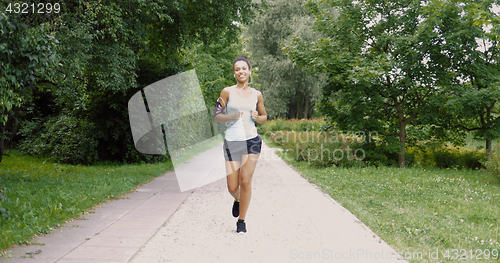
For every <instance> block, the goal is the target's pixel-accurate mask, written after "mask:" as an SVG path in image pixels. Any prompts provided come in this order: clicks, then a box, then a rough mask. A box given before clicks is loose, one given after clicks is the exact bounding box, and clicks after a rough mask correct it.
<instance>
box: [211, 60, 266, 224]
mask: <svg viewBox="0 0 500 263" xmlns="http://www.w3.org/2000/svg"><path fill="white" fill-rule="evenodd" d="M233 72H234V77H235V78H236V81H237V84H236V85H234V86H231V87H226V88H224V89H223V90H222V92H221V93H220V97H219V99H218V100H217V108H218V110H216V113H215V117H214V118H215V121H217V122H225V123H226V125H227V129H226V138H225V140H224V158H225V160H226V174H227V188H228V190H229V193H230V194H231V195H232V196H233V197H234V203H233V211H232V212H233V216H234V217H239V218H238V222H237V223H236V232H237V233H245V232H247V230H246V225H245V216H246V213H247V210H248V205H249V204H250V197H251V194H252V176H253V172H254V170H255V166H256V164H257V160H258V159H259V155H260V151H261V146H262V139H261V138H260V136H259V135H258V134H257V127H255V122H257V123H261V124H262V123H264V122H266V121H267V113H266V109H265V108H264V98H263V97H262V93H260V91H258V90H256V89H254V88H251V87H249V86H248V80H249V79H250V74H251V71H250V62H249V61H248V58H247V57H246V56H239V57H237V58H236V59H235V60H234V62H233ZM226 102H227V103H226ZM224 108H225V109H226V110H225V111H224ZM221 113H222V114H221ZM223 113H226V114H223Z"/></svg>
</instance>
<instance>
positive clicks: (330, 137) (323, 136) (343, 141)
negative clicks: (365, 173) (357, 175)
mask: <svg viewBox="0 0 500 263" xmlns="http://www.w3.org/2000/svg"><path fill="white" fill-rule="evenodd" d="M269 139H270V140H271V141H272V142H274V143H277V144H278V145H280V146H281V147H282V148H283V150H284V156H283V157H284V158H293V159H294V160H296V161H305V162H308V164H310V165H313V166H319V167H329V166H332V165H335V166H342V167H353V166H362V165H363V159H364V157H365V154H364V151H363V149H362V148H361V145H360V144H357V143H355V141H356V139H357V138H354V137H345V136H340V135H339V134H337V133H333V132H317V131H309V132H307V131H303V132H297V131H277V132H276V133H273V134H272V135H271V136H270V138H269ZM290 155H291V156H290Z"/></svg>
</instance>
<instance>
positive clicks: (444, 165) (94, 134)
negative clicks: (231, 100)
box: [0, 0, 500, 260]
mask: <svg viewBox="0 0 500 263" xmlns="http://www.w3.org/2000/svg"><path fill="white" fill-rule="evenodd" d="M13 3H16V2H15V1H1V2H0V7H1V10H2V13H1V14H0V30H1V34H2V35H1V41H0V57H1V60H0V62H1V63H2V64H1V74H0V100H1V105H0V112H1V115H0V117H1V118H0V180H1V181H0V187H1V188H0V213H1V216H0V220H1V221H0V229H1V231H2V232H1V233H2V234H1V236H2V238H1V243H0V249H6V248H9V247H10V246H12V245H15V244H19V243H29V242H31V241H30V240H31V237H33V236H36V235H39V234H43V233H48V232H50V231H51V230H52V229H53V228H55V227H59V226H60V225H61V224H63V223H64V222H65V221H67V220H71V219H72V218H75V217H78V216H79V215H81V214H82V213H85V211H87V210H88V209H90V208H92V207H94V206H95V205H96V204H99V203H101V202H105V201H108V200H112V199H114V198H120V196H122V195H124V194H126V193H128V192H130V191H131V190H133V189H134V188H135V187H136V186H138V185H140V184H142V183H145V182H147V181H149V180H151V179H152V178H154V177H156V176H160V175H161V174H163V173H164V172H165V171H167V170H170V169H172V165H171V162H170V160H169V157H168V155H167V156H154V155H146V154H141V153H139V152H138V151H137V150H136V149H135V147H134V143H133V139H132V134H131V132H130V125H129V118H128V111H127V102H128V100H129V99H130V97H131V96H132V95H133V94H135V93H137V92H139V91H140V90H141V89H143V88H144V87H146V86H148V85H150V84H152V83H154V82H156V81H158V80H161V79H164V78H166V77H168V76H172V75H175V74H177V73H181V72H185V71H187V70H191V69H195V70H196V73H197V76H198V80H199V82H200V86H201V89H202V93H203V96H204V99H205V104H206V105H207V112H210V110H211V108H212V107H213V106H214V105H215V101H216V99H217V98H218V96H219V93H220V91H221V90H222V89H223V88H224V87H226V86H230V85H234V83H235V80H234V77H233V76H232V74H233V72H232V70H231V68H232V61H233V59H234V58H235V57H237V56H239V55H241V54H245V55H247V56H249V58H250V61H251V62H252V84H251V86H253V87H255V88H257V89H258V90H260V91H262V93H263V96H264V98H265V105H266V110H267V112H268V117H269V119H270V121H268V123H266V124H264V125H259V127H258V129H259V132H260V134H261V135H262V136H263V137H264V139H265V140H266V141H267V142H268V143H269V144H270V145H272V146H274V147H280V148H282V149H283V151H282V157H283V158H284V159H285V160H286V161H287V162H289V163H290V164H292V165H293V166H294V167H295V168H296V169H297V170H299V171H300V172H301V173H302V175H303V176H304V177H305V178H307V179H308V180H309V181H310V182H312V183H315V184H316V185H318V186H320V187H321V188H322V189H323V191H325V192H326V193H328V194H330V195H331V196H332V197H333V198H334V199H336V200H337V201H339V202H340V203H341V204H342V205H343V206H345V207H346V208H347V209H349V210H350V211H351V212H352V213H354V214H355V215H356V216H357V217H358V218H360V220H361V221H363V222H364V223H365V224H366V225H368V226H369V227H370V228H371V229H372V230H374V232H376V233H377V234H378V235H379V236H381V237H382V238H383V239H384V240H385V241H386V242H388V243H389V244H390V245H391V246H393V247H395V248H397V250H398V251H404V250H408V251H429V250H432V249H435V248H439V249H443V250H444V249H450V250H452V249H459V251H458V252H457V253H459V254H460V255H462V252H463V251H465V252H466V253H475V254H478V253H481V254H482V255H481V256H482V257H483V258H485V257H486V251H488V257H492V256H493V255H494V254H493V253H494V251H496V252H497V253H498V250H500V244H499V242H498V240H499V234H498V230H499V218H500V214H499V209H498V208H499V206H500V205H499V204H500V202H499V201H500V200H499V194H500V190H499V188H498V186H499V183H500V159H499V152H498V149H497V148H496V145H497V144H498V138H499V137H500V114H499V104H498V103H499V101H500V89H499V83H500V68H499V56H500V52H499V51H500V47H499V41H500V35H499V33H500V18H499V5H498V1H492V0H488V1H485V0H479V1H437V0H435V1H319V0H311V1H291V2H289V1H284V0H273V1H255V2H250V1H227V0H219V1H217V0H212V1H187V0H186V1H182V0H179V1H154V2H151V1H143V0H135V1H78V0H74V1H64V2H61V3H60V7H61V8H60V11H59V12H57V13H56V12H55V10H52V11H51V12H48V10H47V9H45V12H44V13H33V12H31V13H30V12H28V13H24V14H23V13H16V11H15V6H13ZM17 3H21V2H17ZM53 4H55V2H54V3H53ZM9 8H10V9H9ZM9 10H10V11H9ZM367 134H376V135H377V136H374V137H370V140H367V137H366V135H367ZM306 135H307V136H306ZM363 135H365V136H363ZM301 136H302V137H301ZM300 138H309V139H306V140H301V139H300ZM312 138H321V140H319V139H317V140H313V139H312ZM348 147H349V148H350V149H361V150H362V151H363V153H364V158H362V160H359V159H357V158H356V156H352V155H349V154H347V151H344V150H345V149H347V148H348ZM325 149H328V152H330V153H332V152H335V150H336V149H342V152H343V154H344V155H343V158H336V157H339V156H338V155H337V156H328V157H327V158H318V153H322V152H325ZM286 153H290V154H288V155H287V154H286ZM402 168H404V169H402ZM461 249H463V251H462V250H461ZM452 257H453V254H452V253H450V257H449V259H450V260H452ZM497 257H498V254H497Z"/></svg>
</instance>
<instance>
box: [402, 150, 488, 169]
mask: <svg viewBox="0 0 500 263" xmlns="http://www.w3.org/2000/svg"><path fill="white" fill-rule="evenodd" d="M408 153H410V154H411V155H412V156H413V161H412V162H411V163H409V165H411V166H416V167H426V168H430V167H438V168H455V169H473V170H477V169H480V168H482V167H483V166H482V161H484V160H485V158H486V152H485V151H484V150H476V149H467V148H463V147H458V146H457V147H450V146H446V145H444V146H438V147H425V148H423V147H412V148H410V149H408Z"/></svg>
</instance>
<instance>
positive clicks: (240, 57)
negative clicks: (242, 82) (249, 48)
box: [233, 55, 252, 70]
mask: <svg viewBox="0 0 500 263" xmlns="http://www.w3.org/2000/svg"><path fill="white" fill-rule="evenodd" d="M238 61H245V62H246V63H247V65H248V69H251V68H252V67H251V66H250V61H248V57H247V56H245V55H241V56H239V57H237V58H236V59H235V60H234V61H233V70H234V64H236V62H238Z"/></svg>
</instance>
